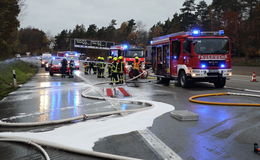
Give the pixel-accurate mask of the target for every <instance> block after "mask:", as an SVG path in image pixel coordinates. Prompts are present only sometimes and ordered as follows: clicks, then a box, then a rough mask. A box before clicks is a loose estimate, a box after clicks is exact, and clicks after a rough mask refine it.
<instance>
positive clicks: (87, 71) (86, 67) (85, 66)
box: [84, 61, 90, 74]
mask: <svg viewBox="0 0 260 160" xmlns="http://www.w3.org/2000/svg"><path fill="white" fill-rule="evenodd" d="M89 68H90V66H89V62H87V61H86V62H84V70H85V71H84V73H85V74H89V70H90V69H89Z"/></svg>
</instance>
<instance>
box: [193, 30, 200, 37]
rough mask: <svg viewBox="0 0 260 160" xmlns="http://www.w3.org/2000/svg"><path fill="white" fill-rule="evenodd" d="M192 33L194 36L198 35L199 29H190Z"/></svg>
mask: <svg viewBox="0 0 260 160" xmlns="http://www.w3.org/2000/svg"><path fill="white" fill-rule="evenodd" d="M192 35H194V36H198V35H200V30H198V29H194V30H192Z"/></svg>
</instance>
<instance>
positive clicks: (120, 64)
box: [117, 61, 125, 73]
mask: <svg viewBox="0 0 260 160" xmlns="http://www.w3.org/2000/svg"><path fill="white" fill-rule="evenodd" d="M117 69H118V72H119V73H124V71H125V62H124V61H121V62H118V67H117Z"/></svg>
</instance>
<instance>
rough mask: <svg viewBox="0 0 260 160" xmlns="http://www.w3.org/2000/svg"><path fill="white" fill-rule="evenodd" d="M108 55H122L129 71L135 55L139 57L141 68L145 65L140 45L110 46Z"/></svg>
mask: <svg viewBox="0 0 260 160" xmlns="http://www.w3.org/2000/svg"><path fill="white" fill-rule="evenodd" d="M109 55H110V56H113V57H119V56H123V57H124V62H125V66H126V70H127V72H128V71H130V69H131V66H132V64H133V63H134V61H135V57H139V60H140V61H141V63H142V68H144V65H145V57H144V49H143V48H142V47H137V46H133V45H127V44H121V45H115V46H111V47H110V53H109Z"/></svg>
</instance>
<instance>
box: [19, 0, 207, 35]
mask: <svg viewBox="0 0 260 160" xmlns="http://www.w3.org/2000/svg"><path fill="white" fill-rule="evenodd" d="M24 1H25V2H24V3H25V6H24V7H23V8H22V12H21V15H20V21H21V27H22V28H25V27H28V26H31V27H35V28H39V29H41V30H43V31H45V32H49V33H50V34H51V35H56V34H57V33H59V32H60V31H61V30H63V29H73V28H74V26H75V25H76V24H84V25H85V26H86V28H88V26H89V25H90V24H96V25H97V26H98V27H99V28H100V27H102V26H107V25H108V24H109V23H110V21H111V19H116V20H117V24H118V25H120V24H121V23H122V22H124V21H127V20H130V19H135V20H136V21H142V22H143V23H144V24H145V25H146V28H147V29H148V28H150V27H151V26H152V25H154V24H156V23H157V22H158V21H165V20H166V19H167V18H168V17H172V15H173V14H174V13H175V12H179V9H180V8H181V6H182V4H183V2H184V0H24ZM198 1H199V0H196V2H198ZM205 1H206V2H207V3H208V4H209V3H211V2H212V0H205Z"/></svg>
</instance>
